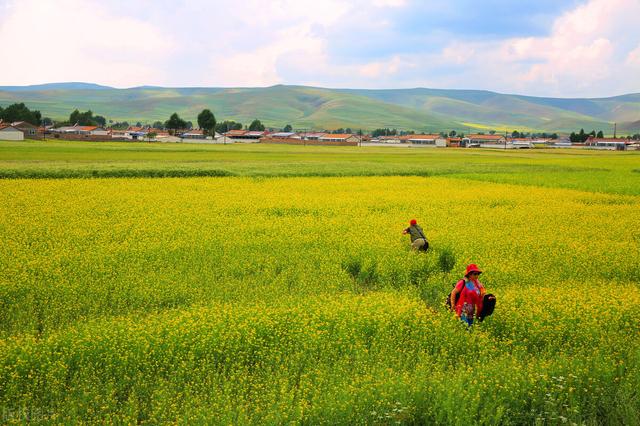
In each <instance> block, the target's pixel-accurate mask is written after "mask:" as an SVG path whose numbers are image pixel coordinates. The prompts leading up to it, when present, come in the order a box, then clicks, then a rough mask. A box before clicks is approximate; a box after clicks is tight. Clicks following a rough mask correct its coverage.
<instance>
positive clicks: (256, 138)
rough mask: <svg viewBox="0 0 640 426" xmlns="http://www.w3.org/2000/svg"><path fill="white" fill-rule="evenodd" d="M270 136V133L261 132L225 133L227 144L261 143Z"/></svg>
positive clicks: (239, 131)
mask: <svg viewBox="0 0 640 426" xmlns="http://www.w3.org/2000/svg"><path fill="white" fill-rule="evenodd" d="M266 135H268V132H264V131H259V130H229V131H228V132H226V133H223V135H222V136H223V140H224V141H225V142H244V143H251V142H260V139H261V138H263V137H265V136H266Z"/></svg>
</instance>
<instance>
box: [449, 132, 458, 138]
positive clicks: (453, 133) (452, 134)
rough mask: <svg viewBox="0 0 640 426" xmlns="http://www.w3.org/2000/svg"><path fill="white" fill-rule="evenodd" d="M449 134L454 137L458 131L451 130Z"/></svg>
mask: <svg viewBox="0 0 640 426" xmlns="http://www.w3.org/2000/svg"><path fill="white" fill-rule="evenodd" d="M449 136H450V137H452V138H454V137H455V136H456V131H455V130H452V131H450V132H449Z"/></svg>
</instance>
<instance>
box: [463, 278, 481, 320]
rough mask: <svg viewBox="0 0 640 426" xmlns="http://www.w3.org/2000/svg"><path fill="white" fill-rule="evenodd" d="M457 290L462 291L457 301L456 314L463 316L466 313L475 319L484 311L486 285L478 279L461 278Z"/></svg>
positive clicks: (468, 316)
mask: <svg viewBox="0 0 640 426" xmlns="http://www.w3.org/2000/svg"><path fill="white" fill-rule="evenodd" d="M456 290H457V291H458V292H460V298H459V299H458V302H457V303H456V315H458V316H461V315H462V314H463V313H465V314H466V315H467V318H470V319H473V318H474V317H475V315H476V314H479V313H480V312H481V311H482V297H483V296H484V293H485V289H484V286H483V285H482V283H480V281H478V280H469V281H465V280H460V281H458V284H456Z"/></svg>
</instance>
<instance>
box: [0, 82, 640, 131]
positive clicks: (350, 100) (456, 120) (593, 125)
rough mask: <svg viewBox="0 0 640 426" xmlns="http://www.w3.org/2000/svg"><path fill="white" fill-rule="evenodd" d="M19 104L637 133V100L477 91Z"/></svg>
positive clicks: (145, 94)
mask: <svg viewBox="0 0 640 426" xmlns="http://www.w3.org/2000/svg"><path fill="white" fill-rule="evenodd" d="M14 102H24V103H26V104H27V106H28V107H29V108H31V109H38V110H40V111H42V113H43V115H45V116H50V117H52V118H54V119H64V118H67V117H68V116H69V114H70V113H71V111H73V110H74V109H76V108H78V109H80V110H82V111H84V110H88V109H91V110H92V111H94V112H95V113H96V114H100V115H103V116H105V117H107V119H110V120H114V121H124V120H126V121H129V122H137V121H140V122H143V123H151V122H153V121H156V120H161V121H164V120H166V119H167V118H168V117H169V115H170V114H171V113H173V112H178V114H180V116H182V117H183V118H185V119H186V120H190V121H193V122H194V123H195V122H196V116H197V114H198V113H199V112H200V111H201V110H202V109H204V108H209V109H211V110H212V111H213V112H214V114H215V115H216V118H217V119H218V120H224V119H232V120H236V121H240V122H243V123H248V122H250V121H251V120H253V119H254V118H258V119H260V120H261V121H262V122H263V123H265V124H266V125H267V126H271V127H275V128H280V127H283V126H284V125H285V124H291V125H293V126H294V128H297V129H318V130H321V129H336V128H339V127H351V128H352V129H366V130H371V129H375V128H379V127H389V128H398V129H404V130H416V131H440V130H450V129H456V130H458V131H465V132H466V131H469V130H471V131H473V130H490V129H494V130H496V131H500V132H502V131H506V130H509V131H510V130H535V131H547V132H571V131H573V130H577V129H580V128H584V129H585V130H586V131H591V130H592V129H595V130H602V131H603V132H604V133H605V134H610V133H612V132H613V123H614V122H617V123H618V128H619V129H621V130H622V131H626V132H633V133H635V132H640V126H639V124H640V94H629V95H623V96H616V97H611V98H599V99H560V98H542V97H540V98H539V97H531V96H521V95H508V94H500V93H495V92H489V91H482V90H443V89H420V88H419V89H389V90H364V89H325V88H315V87H305V86H283V85H278V86H272V87H265V88H227V89H223V88H163V87H151V86H143V87H135V88H130V89H114V88H111V87H106V86H100V85H95V84H87V83H57V84H43V85H37V86H5V87H2V86H0V106H6V105H9V104H11V103H14Z"/></svg>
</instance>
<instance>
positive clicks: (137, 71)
mask: <svg viewBox="0 0 640 426" xmlns="http://www.w3.org/2000/svg"><path fill="white" fill-rule="evenodd" d="M0 40H3V41H4V43H3V44H4V48H5V51H6V52H7V53H8V57H10V58H11V60H8V61H5V62H4V63H3V65H2V67H1V68H0V84H33V83H45V82H53V81H89V82H95V83H102V84H112V85H115V86H120V87H122V86H131V85H137V84H141V82H145V83H146V84H161V83H164V82H165V79H166V77H165V76H163V73H162V67H161V65H162V63H163V62H164V61H165V58H166V57H167V56H168V55H170V54H171V52H172V51H173V50H174V49H175V44H174V43H173V41H172V40H171V38H170V37H168V36H167V35H166V34H165V32H162V31H160V30H159V29H157V28H155V27H154V26H153V25H151V24H149V23H146V22H143V21H141V20H138V19H135V18H132V17H127V16H122V15H118V14H115V13H111V12H110V11H108V10H107V9H106V8H103V7H102V6H101V3H100V2H97V1H89V0H59V1H56V2H52V1H46V0H20V1H16V2H14V3H12V4H11V5H10V7H9V8H8V9H7V13H6V14H4V15H3V16H2V17H0Z"/></svg>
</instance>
